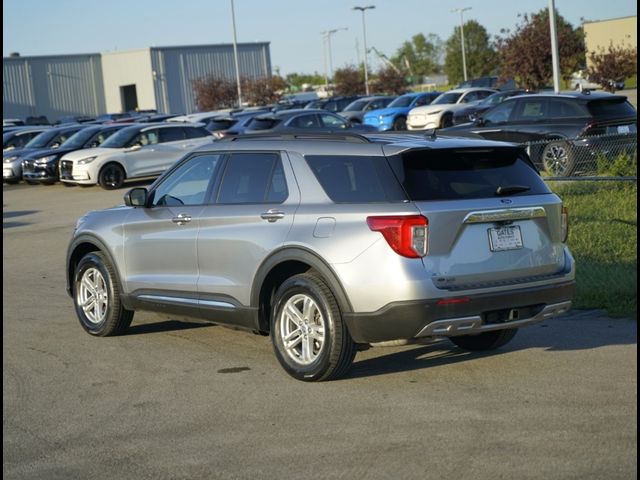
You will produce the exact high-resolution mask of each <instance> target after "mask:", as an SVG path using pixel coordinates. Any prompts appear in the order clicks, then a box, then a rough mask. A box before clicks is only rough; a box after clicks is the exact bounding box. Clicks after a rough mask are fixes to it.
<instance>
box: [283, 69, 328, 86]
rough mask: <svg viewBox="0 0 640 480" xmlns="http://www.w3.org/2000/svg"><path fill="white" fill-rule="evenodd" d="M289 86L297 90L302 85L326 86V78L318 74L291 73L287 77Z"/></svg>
mask: <svg viewBox="0 0 640 480" xmlns="http://www.w3.org/2000/svg"><path fill="white" fill-rule="evenodd" d="M285 80H286V82H287V84H289V85H290V86H292V87H295V88H297V89H300V88H302V85H305V84H306V85H324V77H323V76H322V75H320V74H319V73H318V72H314V73H312V74H309V73H289V74H287V76H286V77H285Z"/></svg>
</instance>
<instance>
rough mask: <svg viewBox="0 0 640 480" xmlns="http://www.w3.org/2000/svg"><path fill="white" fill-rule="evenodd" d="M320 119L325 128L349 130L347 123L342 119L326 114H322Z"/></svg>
mask: <svg viewBox="0 0 640 480" xmlns="http://www.w3.org/2000/svg"><path fill="white" fill-rule="evenodd" d="M320 119H321V120H322V124H323V125H324V126H325V127H332V128H347V122H346V121H344V120H343V119H342V118H340V117H337V116H334V115H327V114H326V113H321V114H320Z"/></svg>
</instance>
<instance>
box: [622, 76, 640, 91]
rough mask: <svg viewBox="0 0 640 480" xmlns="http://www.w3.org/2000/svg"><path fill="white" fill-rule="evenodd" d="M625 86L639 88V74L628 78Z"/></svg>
mask: <svg viewBox="0 0 640 480" xmlns="http://www.w3.org/2000/svg"><path fill="white" fill-rule="evenodd" d="M624 88H638V75H637V74H636V75H634V76H633V77H629V78H627V79H626V80H625V81H624Z"/></svg>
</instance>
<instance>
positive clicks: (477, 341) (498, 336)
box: [449, 328, 518, 351]
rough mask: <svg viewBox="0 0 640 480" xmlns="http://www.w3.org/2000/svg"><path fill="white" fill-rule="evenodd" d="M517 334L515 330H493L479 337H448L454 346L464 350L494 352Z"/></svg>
mask: <svg viewBox="0 0 640 480" xmlns="http://www.w3.org/2000/svg"><path fill="white" fill-rule="evenodd" d="M516 333H518V329H517V328H508V329H506V330H495V331H493V332H484V333H480V334H479V335H462V336H459V337H449V340H451V341H452V342H453V343H454V344H455V345H457V346H458V347H460V348H463V349H465V350H471V351H483V350H495V349H496V348H500V347H502V346H503V345H506V344H507V343H509V342H510V341H511V339H512V338H513V337H515V336H516Z"/></svg>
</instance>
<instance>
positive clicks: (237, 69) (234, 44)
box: [231, 0, 242, 108]
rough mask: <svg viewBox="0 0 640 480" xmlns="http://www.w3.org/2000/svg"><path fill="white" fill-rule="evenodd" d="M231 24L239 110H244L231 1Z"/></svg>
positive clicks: (234, 13) (233, 12) (233, 10)
mask: <svg viewBox="0 0 640 480" xmlns="http://www.w3.org/2000/svg"><path fill="white" fill-rule="evenodd" d="M231 24H232V26H233V59H234V61H235V64H236V84H237V86H238V108H242V88H240V64H239V63H238V40H237V38H236V12H235V9H234V8H233V0H231Z"/></svg>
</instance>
